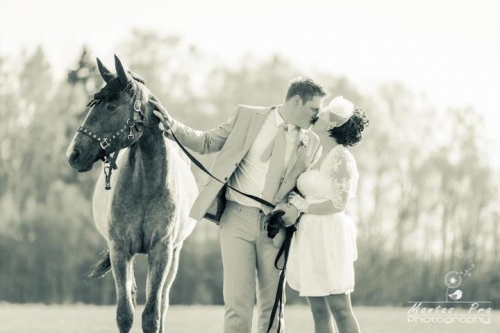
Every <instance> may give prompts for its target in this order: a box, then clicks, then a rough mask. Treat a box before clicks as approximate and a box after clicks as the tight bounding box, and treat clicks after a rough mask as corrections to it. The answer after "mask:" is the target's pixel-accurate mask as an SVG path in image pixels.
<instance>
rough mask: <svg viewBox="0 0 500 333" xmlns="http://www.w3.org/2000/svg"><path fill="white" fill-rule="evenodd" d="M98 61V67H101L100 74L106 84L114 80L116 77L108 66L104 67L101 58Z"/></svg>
mask: <svg viewBox="0 0 500 333" xmlns="http://www.w3.org/2000/svg"><path fill="white" fill-rule="evenodd" d="M96 59H97V67H99V72H101V76H102V78H103V79H104V81H106V83H108V82H109V81H110V80H111V79H112V78H114V77H115V76H114V75H113V73H111V72H110V71H109V70H108V69H107V68H106V66H104V65H103V64H102V62H101V60H99V58H96Z"/></svg>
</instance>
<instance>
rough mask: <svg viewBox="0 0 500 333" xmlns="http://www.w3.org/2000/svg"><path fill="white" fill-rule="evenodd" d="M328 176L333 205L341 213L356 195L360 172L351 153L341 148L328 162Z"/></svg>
mask: <svg viewBox="0 0 500 333" xmlns="http://www.w3.org/2000/svg"><path fill="white" fill-rule="evenodd" d="M327 167H328V174H329V175H330V177H331V181H332V183H331V184H332V195H331V198H332V203H333V205H334V206H335V208H337V209H339V210H340V211H343V210H345V208H346V206H347V201H348V200H349V198H350V197H354V196H355V195H356V187H357V182H358V177H359V176H358V171H357V168H356V161H355V160H354V157H353V156H352V155H351V153H350V152H349V151H348V150H347V149H345V148H343V147H340V148H339V150H338V151H337V153H336V154H335V155H334V156H333V158H331V159H330V160H329V161H328V165H327Z"/></svg>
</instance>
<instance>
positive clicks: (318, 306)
mask: <svg viewBox="0 0 500 333" xmlns="http://www.w3.org/2000/svg"><path fill="white" fill-rule="evenodd" d="M307 302H308V303H309V307H310V308H311V312H312V315H313V319H314V333H335V331H334V330H333V325H332V316H331V315H330V309H329V308H328V303H327V301H326V298H325V297H307Z"/></svg>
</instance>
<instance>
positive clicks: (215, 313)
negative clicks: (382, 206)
mask: <svg viewBox="0 0 500 333" xmlns="http://www.w3.org/2000/svg"><path fill="white" fill-rule="evenodd" d="M142 309H143V308H142V307H139V308H138V313H136V320H135V322H134V327H133V330H132V332H134V333H140V332H142V331H141V329H140V313H142ZM354 311H355V314H356V316H357V318H358V321H359V323H360V326H361V331H362V332H363V333H417V332H419V333H420V332H425V333H437V332H439V333H442V332H444V333H448V332H449V333H452V332H453V333H469V332H470V333H497V332H500V311H494V312H493V313H492V315H491V323H490V324H480V323H474V324H462V323H453V324H429V323H408V316H407V313H408V309H404V308H389V307H355V308H354ZM223 314H224V309H223V307H221V306H172V307H171V308H170V310H169V312H168V314H167V323H168V327H169V330H168V332H169V333H221V332H222V318H223ZM114 317H115V307H113V306H91V305H53V306H45V305H13V304H0V332H1V333H28V332H30V333H32V332H36V333H77V332H82V333H83V332H85V333H107V332H118V329H117V327H116V325H115V320H114ZM254 317H255V316H254ZM285 318H286V333H307V332H313V322H312V318H311V315H310V313H309V309H308V308H307V307H305V306H287V308H286V311H285Z"/></svg>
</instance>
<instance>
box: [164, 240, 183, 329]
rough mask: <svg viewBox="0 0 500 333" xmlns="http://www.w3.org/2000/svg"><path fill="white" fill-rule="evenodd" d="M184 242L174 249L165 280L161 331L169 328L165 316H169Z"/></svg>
mask: <svg viewBox="0 0 500 333" xmlns="http://www.w3.org/2000/svg"><path fill="white" fill-rule="evenodd" d="M181 249H182V244H181V245H178V246H177V247H176V248H175V249H174V253H173V254H172V264H171V265H170V269H169V270H168V274H167V280H166V281H165V285H164V286H163V296H162V302H161V328H160V333H166V332H167V329H166V327H165V318H166V316H167V310H168V306H169V295H170V288H171V287H172V284H173V283H174V280H175V276H176V275H177V269H178V267H179V255H180V253H181Z"/></svg>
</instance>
